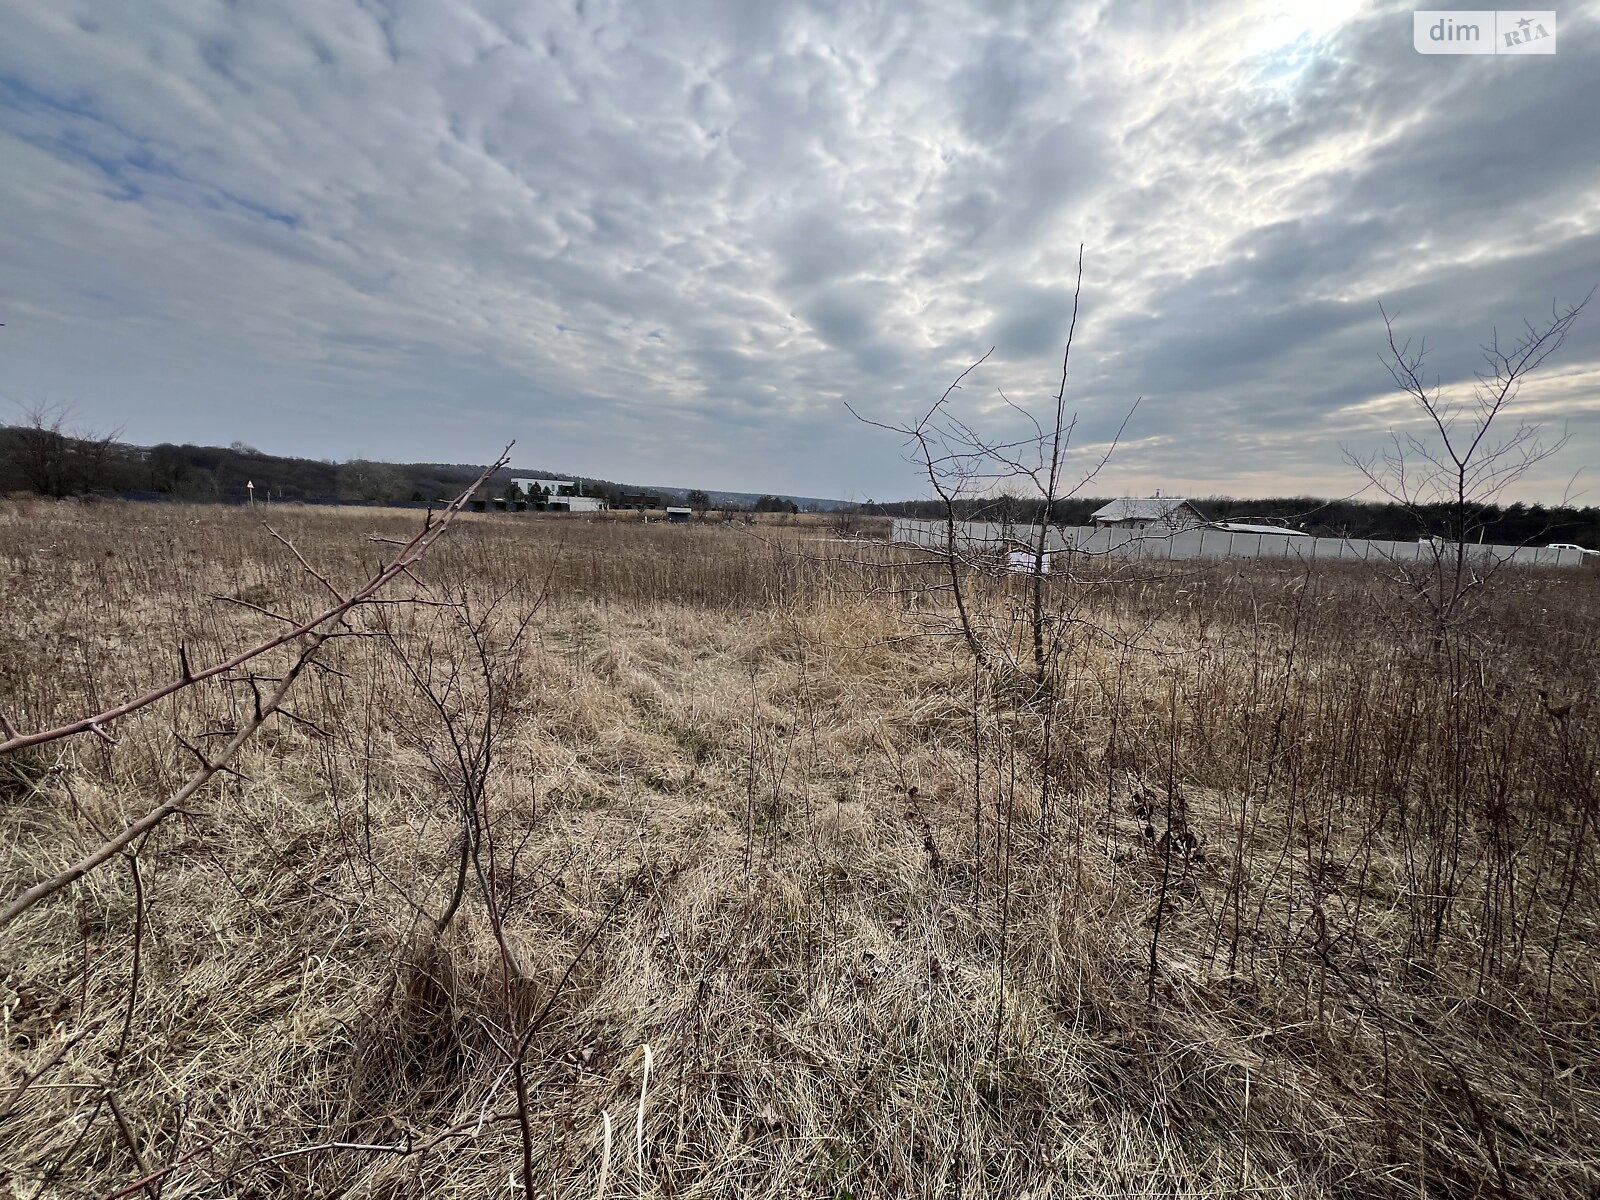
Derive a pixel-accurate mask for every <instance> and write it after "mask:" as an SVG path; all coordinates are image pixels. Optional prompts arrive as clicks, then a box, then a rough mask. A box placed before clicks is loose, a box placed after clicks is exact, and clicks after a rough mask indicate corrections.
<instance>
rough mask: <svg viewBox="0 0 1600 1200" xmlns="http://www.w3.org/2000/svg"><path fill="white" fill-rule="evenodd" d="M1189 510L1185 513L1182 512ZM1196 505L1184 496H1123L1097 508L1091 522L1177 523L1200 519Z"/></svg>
mask: <svg viewBox="0 0 1600 1200" xmlns="http://www.w3.org/2000/svg"><path fill="white" fill-rule="evenodd" d="M1184 509H1187V510H1188V512H1187V513H1185V512H1183V511H1182V510H1184ZM1199 515H1200V514H1199V513H1198V512H1196V511H1195V508H1194V505H1192V504H1190V503H1189V502H1188V501H1187V500H1185V499H1184V498H1183V497H1182V496H1123V497H1122V498H1121V499H1120V500H1113V501H1112V502H1111V503H1110V504H1107V505H1104V506H1102V507H1100V508H1097V509H1096V510H1095V511H1094V513H1093V514H1092V515H1091V516H1090V518H1089V519H1090V520H1091V521H1103V522H1110V521H1175V520H1179V519H1181V518H1184V517H1191V516H1192V517H1198V516H1199Z"/></svg>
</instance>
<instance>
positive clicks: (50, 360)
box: [0, 0, 1600, 498]
mask: <svg viewBox="0 0 1600 1200" xmlns="http://www.w3.org/2000/svg"><path fill="white" fill-rule="evenodd" d="M1560 20H1561V27H1560V32H1559V37H1560V53H1559V54H1557V55H1555V56H1554V57H1551V58H1545V59H1509V58H1505V59H1502V58H1493V57H1489V58H1477V57H1471V58H1468V57H1463V58H1453V57H1429V58H1422V57H1419V56H1417V55H1416V54H1415V53H1414V51H1413V50H1412V49H1411V46H1410V10H1409V9H1400V8H1398V7H1396V6H1395V5H1393V4H1386V5H1383V6H1382V7H1376V8H1374V7H1361V6H1356V5H1328V6H1304V5H1291V4H1288V3H1281V4H1279V3H1265V2H1263V3H1255V4H1250V5H1245V6H1237V5H1220V4H1191V5H1171V4H1156V3H1137V4H1128V3H1118V4H1114V5H1113V4H1109V3H1083V4H1076V5H1040V4H1029V3H1022V2H1017V3H1009V4H1000V5H977V4H973V3H970V2H958V0H928V2H926V3H921V4H916V5H909V4H908V5H885V6H878V7H876V8H867V7H865V6H844V5H834V4H826V3H820V2H819V3H802V2H793V3H790V2H784V3H773V4H759V5H751V4H742V3H734V2H733V0H725V2H722V3H709V2H708V3H696V4H677V3H673V4H668V3H665V2H664V0H662V2H660V3H648V2H635V3H623V2H622V0H581V2H577V3H573V4H571V5H568V6H566V7H563V8H557V7H555V6H531V7H530V6H527V5H523V4H514V3H511V2H510V0H448V2H447V0H428V2H423V0H362V2H361V3H351V4H338V5H330V4H325V3H321V2H319V0H284V3H282V4H279V5H274V6H270V7H265V8H262V7H254V8H252V7H249V6H237V5H231V4H225V3H221V2H220V0H217V2H201V3H190V2H188V0H184V2H182V3H180V2H179V0H167V2H164V3H158V2H156V0H152V2H151V3H148V4H145V5H141V6H138V9H137V10H135V9H134V8H132V7H129V6H106V5H103V4H97V3H93V2H92V0H59V2H58V3H54V4H50V5H38V4H30V3H26V2H25V0H0V21H3V22H4V27H5V29H6V31H7V32H6V37H5V39H4V40H3V41H0V211H4V212H5V213H6V214H7V215H6V220H5V221H4V222H0V262H3V263H4V264H5V270H4V271H3V272H0V309H3V310H4V314H5V315H4V316H3V317H0V320H4V321H5V325H6V328H5V329H3V330H0V334H3V335H4V336H3V341H0V345H3V346H4V354H5V357H4V359H3V360H0V361H3V362H4V364H5V374H4V376H3V377H0V391H5V392H9V393H11V394H17V395H29V394H38V393H48V394H50V395H52V396H56V397H60V398H62V399H64V400H70V401H71V402H72V403H74V404H75V406H76V407H77V408H78V409H79V411H81V412H83V413H84V414H86V415H87V416H88V417H90V418H91V419H96V420H99V421H100V422H101V423H103V424H107V425H120V426H122V427H123V428H124V430H125V433H126V436H128V437H130V438H132V439H136V440H145V441H156V440H165V439H180V438H181V439H185V440H208V441H217V442H228V441H232V440H234V439H235V438H242V439H243V440H246V441H248V442H251V443H252V444H257V445H261V446H263V447H264V448H268V449H273V450H279V451H289V452H300V453H308V454H313V455H317V456H328V457H343V456H345V455H348V454H352V453H356V452H361V453H364V454H368V455H383V456H387V457H399V458H418V457H426V458H442V459H451V460H471V459H476V458H482V457H484V456H485V455H486V454H489V453H490V452H492V451H493V450H495V449H497V448H498V446H499V445H500V444H502V442H503V441H504V440H505V439H507V438H509V437H511V436H517V437H519V438H520V446H522V447H526V448H527V449H528V452H529V455H530V460H532V461H536V462H537V463H539V464H540V465H542V466H547V467H550V468H552V469H554V468H556V467H560V468H561V469H564V470H573V471H585V472H592V473H595V474H601V475H607V476H610V477H613V478H628V479H637V480H644V481H655V482H666V483H670V482H677V483H681V484H684V485H695V484H700V485H705V486H710V487H724V488H739V489H748V490H760V491H773V490H784V491H791V492H803V493H811V494H836V495H855V496H858V497H859V496H866V495H873V496H876V497H879V498H882V497H885V496H891V495H895V494H910V493H912V492H914V491H915V488H916V480H915V478H914V476H913V475H912V474H911V473H910V472H909V471H907V470H906V469H905V468H904V466H903V464H901V463H900V462H899V460H898V452H899V447H898V446H896V445H895V444H893V441H892V439H888V438H879V437H875V436H872V435H870V434H869V433H868V432H867V431H866V430H864V429H863V428H862V427H860V426H859V425H857V424H856V423H855V422H853V421H852V420H851V419H850V418H849V416H848V414H847V413H846V412H845V410H844V407H843V402H844V401H849V402H850V403H851V404H853V405H855V406H857V407H859V408H863V409H865V410H867V411H870V412H872V413H874V414H875V415H878V416H880V417H883V418H885V419H894V418H896V417H897V416H901V415H903V414H906V413H909V412H910V411H912V410H913V409H914V408H915V407H916V406H917V405H919V404H921V405H926V403H928V402H929V400H930V399H931V398H932V397H933V396H936V395H937V394H938V393H939V392H940V391H942V390H943V387H944V385H945V384H946V383H948V381H949V380H950V379H951V378H952V377H953V376H954V375H955V374H956V373H957V372H959V371H960V370H961V369H962V368H963V367H964V366H966V365H967V364H968V363H969V362H970V361H972V360H973V359H975V358H976V357H978V356H979V355H980V354H982V353H983V352H984V351H985V350H987V349H988V348H989V347H990V346H991V345H993V346H994V347H995V348H996V354H995V357H994V359H993V360H992V361H991V363H990V364H987V365H986V367H985V369H984V371H983V372H981V373H980V377H978V378H975V380H974V381H973V386H972V387H971V388H969V389H967V391H966V392H964V393H963V401H962V402H963V403H965V404H968V405H969V406H970V411H971V412H972V413H973V414H974V415H977V414H980V413H982V412H984V411H985V406H986V405H988V404H990V403H991V402H992V397H993V389H994V388H995V387H1000V386H1003V387H1005V389H1006V391H1007V394H1008V395H1010V396H1012V398H1013V399H1017V400H1019V401H1028V400H1038V399H1040V398H1042V397H1043V396H1045V395H1047V394H1050V393H1051V392H1052V391H1053V386H1054V384H1055V382H1056V378H1057V373H1058V371H1059V356H1060V348H1061V347H1060V342H1061V338H1062V336H1063V334H1064V331H1065V327H1066V322H1067V318H1068V315H1069V313H1070V303H1071V297H1072V290H1073V283H1074V278H1073V275H1074V270H1075V263H1076V257H1077V247H1078V245H1079V244H1080V243H1082V244H1084V245H1085V246H1086V266H1085V278H1084V304H1083V311H1082V314H1081V319H1080V324H1079V330H1078V339H1077V342H1076V346H1075V351H1074V365H1073V372H1072V377H1071V378H1072V390H1071V396H1072V399H1073V401H1074V403H1075V405H1076V407H1077V409H1078V411H1079V412H1080V413H1082V414H1083V425H1082V426H1081V428H1082V429H1083V430H1084V431H1085V432H1086V435H1087V436H1091V437H1104V436H1109V433H1110V431H1112V430H1114V429H1115V428H1116V425H1117V423H1118V422H1119V421H1120V420H1121V417H1122V415H1123V414H1124V413H1125V412H1126V411H1127V408H1128V406H1129V405H1130V404H1131V403H1132V401H1133V399H1134V398H1135V397H1137V396H1139V395H1143V396H1144V397H1145V400H1144V402H1143V403H1142V404H1141V405H1140V408H1139V411H1138V413H1137V415H1136V416H1135V418H1134V421H1133V422H1132V423H1131V424H1130V426H1129V433H1128V439H1127V441H1126V442H1125V443H1124V446H1123V449H1122V450H1121V451H1120V452H1119V454H1118V456H1117V458H1116V459H1115V460H1114V461H1113V465H1112V467H1111V469H1110V472H1109V473H1108V475H1107V477H1106V487H1107V488H1117V487H1124V486H1126V487H1128V488H1134V487H1145V486H1156V485H1159V486H1165V487H1172V488H1177V487H1188V488H1193V489H1195V490H1199V491H1213V492H1215V491H1240V490H1249V489H1248V488H1246V487H1245V484H1246V483H1248V484H1249V486H1250V488H1254V489H1256V490H1259V489H1261V488H1283V489H1292V490H1296V491H1303V490H1305V489H1306V488H1308V487H1316V488H1320V489H1321V490H1324V491H1342V490H1346V489H1347V488H1348V487H1349V486H1350V484H1351V482H1352V480H1351V478H1350V476H1349V473H1348V472H1347V471H1346V470H1345V468H1344V467H1343V465H1342V458H1341V453H1340V445H1341V443H1345V442H1356V443H1360V442H1361V441H1362V440H1363V439H1367V440H1369V441H1370V440H1373V439H1375V438H1377V437H1379V436H1381V434H1382V432H1383V428H1384V427H1385V425H1386V423H1387V422H1389V421H1391V420H1393V419H1395V417H1396V412H1395V410H1394V409H1393V408H1392V407H1390V406H1388V405H1386V404H1384V403H1380V402H1378V401H1379V400H1380V399H1381V398H1382V397H1383V396H1384V395H1385V394H1386V390H1385V389H1386V387H1387V383H1386V377H1385V376H1384V374H1383V372H1382V368H1381V366H1380V364H1379V363H1378V361H1377V357H1376V351H1377V349H1378V347H1379V345H1380V340H1379V338H1380V335H1381V332H1382V326H1381V322H1380V320H1379V318H1378V312H1377V304H1378V302H1379V301H1380V300H1382V301H1384V303H1385V304H1387V305H1389V306H1390V308H1391V311H1392V312H1396V313H1397V314H1399V315H1400V317H1401V318H1402V319H1403V320H1404V321H1405V322H1406V323H1407V327H1408V328H1410V329H1413V330H1415V331H1416V332H1418V333H1421V332H1424V331H1426V332H1427V333H1428V334H1429V335H1430V338H1431V339H1433V340H1436V341H1437V342H1438V345H1439V355H1438V357H1437V358H1436V359H1435V362H1436V363H1437V365H1438V366H1439V368H1440V370H1441V373H1442V375H1443V377H1444V378H1445V380H1446V382H1459V381H1461V380H1464V379H1466V378H1468V377H1469V373H1470V371H1471V369H1472V368H1473V367H1474V366H1475V365H1476V360H1475V351H1474V347H1475V346H1476V344H1477V342H1478V341H1479V340H1481V339H1482V338H1483V337H1485V336H1486V335H1487V334H1488V333H1489V332H1490V330H1491V329H1492V328H1493V326H1494V325H1495V324H1496V323H1497V322H1498V323H1499V324H1500V325H1502V326H1506V325H1510V324H1515V323H1517V322H1518V321H1520V319H1521V318H1522V317H1523V316H1524V315H1528V314H1536V313H1538V312H1541V311H1545V310H1547V309H1548V306H1549V304H1550V302H1551V300H1552V299H1562V300H1573V299H1576V298H1578V297H1579V296H1581V295H1582V294H1583V293H1584V292H1586V291H1587V290H1588V288H1589V287H1590V286H1592V285H1593V284H1594V283H1596V282H1600V201H1597V200H1596V199H1595V197H1596V196H1600V186H1597V184H1600V178H1597V177H1600V141H1597V139H1600V133H1597V132H1596V128H1597V127H1596V126H1595V124H1594V123H1593V122H1591V121H1588V120H1587V118H1586V114H1587V113H1588V112H1589V111H1591V110H1592V109H1593V108H1594V107H1595V106H1596V103H1597V101H1600V74H1597V73H1596V72H1594V71H1593V69H1592V66H1593V63H1594V62H1595V61H1596V59H1597V57H1600V33H1597V29H1600V25H1597V21H1596V14H1595V10H1594V6H1593V5H1590V6H1587V7H1584V8H1575V9H1572V10H1570V11H1569V10H1563V11H1562V13H1561V14H1560ZM1560 371H1561V374H1559V375H1557V376H1552V382H1551V383H1550V385H1549V386H1548V387H1545V388H1544V389H1543V390H1542V391H1541V390H1540V389H1539V388H1537V387H1535V388H1530V390H1529V403H1530V405H1534V406H1536V407H1537V410H1538V412H1539V414H1540V415H1541V416H1542V417H1544V418H1545V419H1549V420H1554V421H1563V420H1564V421H1566V422H1567V423H1568V425H1569V429H1570V432H1571V434H1572V441H1571V443H1570V444H1569V446H1568V448H1567V450H1566V451H1565V452H1564V453H1563V455H1562V456H1561V457H1560V458H1559V459H1558V460H1556V461H1555V462H1554V463H1553V464H1552V470H1551V475H1550V476H1549V478H1546V479H1541V480H1539V481H1534V482H1533V483H1532V484H1530V488H1531V489H1532V491H1533V492H1536V493H1540V492H1541V491H1542V493H1550V491H1551V489H1558V484H1559V482H1560V480H1561V479H1564V477H1565V474H1566V473H1570V471H1571V469H1572V468H1573V467H1574V466H1575V465H1578V464H1580V463H1581V462H1583V461H1600V406H1597V405H1596V404H1595V403H1594V402H1593V396H1592V395H1591V394H1590V393H1589V392H1587V391H1586V390H1585V389H1586V387H1587V385H1588V382H1589V381H1592V380H1593V379H1595V378H1597V377H1600V312H1597V313H1596V314H1595V316H1594V318H1593V319H1592V320H1590V321H1589V322H1587V323H1585V324H1582V325H1580V326H1579V328H1578V330H1577V332H1576V334H1575V335H1574V337H1573V339H1572V341H1571V342H1570V343H1569V345H1568V347H1567V349H1566V350H1565V351H1564V353H1563V357H1562V360H1561V363H1560ZM1558 477H1559V478H1558Z"/></svg>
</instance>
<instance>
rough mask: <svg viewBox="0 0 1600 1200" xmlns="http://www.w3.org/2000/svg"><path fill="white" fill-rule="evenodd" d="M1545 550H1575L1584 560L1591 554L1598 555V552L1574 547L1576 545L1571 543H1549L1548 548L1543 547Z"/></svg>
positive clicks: (1599, 552) (1599, 553)
mask: <svg viewBox="0 0 1600 1200" xmlns="http://www.w3.org/2000/svg"><path fill="white" fill-rule="evenodd" d="M1545 549H1546V550H1576V551H1577V552H1578V553H1579V554H1581V555H1583V556H1584V557H1585V558H1587V557H1588V556H1589V555H1591V554H1597V555H1600V550H1585V549H1584V548H1583V547H1582V546H1579V545H1576V544H1574V543H1572V542H1551V543H1550V544H1549V545H1548V546H1546V547H1545Z"/></svg>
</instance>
